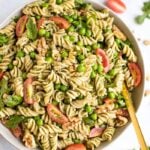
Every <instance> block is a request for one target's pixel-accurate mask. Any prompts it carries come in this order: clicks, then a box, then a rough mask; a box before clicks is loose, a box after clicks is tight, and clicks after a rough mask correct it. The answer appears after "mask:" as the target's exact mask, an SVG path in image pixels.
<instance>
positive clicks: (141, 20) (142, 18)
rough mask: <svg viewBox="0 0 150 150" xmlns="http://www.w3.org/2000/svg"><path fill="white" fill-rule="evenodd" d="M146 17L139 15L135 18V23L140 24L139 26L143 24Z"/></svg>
mask: <svg viewBox="0 0 150 150" xmlns="http://www.w3.org/2000/svg"><path fill="white" fill-rule="evenodd" d="M145 17H146V16H145V15H139V16H137V17H136V18H135V21H136V22H137V23H138V24H142V23H143V22H144V20H145Z"/></svg>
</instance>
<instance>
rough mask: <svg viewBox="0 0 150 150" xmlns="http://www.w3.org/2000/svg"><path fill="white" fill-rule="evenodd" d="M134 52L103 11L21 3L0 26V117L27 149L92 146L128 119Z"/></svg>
mask: <svg viewBox="0 0 150 150" xmlns="http://www.w3.org/2000/svg"><path fill="white" fill-rule="evenodd" d="M141 78H142V77H141V71H140V68H139V66H138V64H137V56H136V54H135V52H134V48H133V46H132V43H131V42H130V41H129V40H128V38H127V36H126V35H125V34H124V33H123V32H122V31H121V30H120V29H119V28H118V27H117V25H116V24H114V18H113V17H112V16H110V14H109V11H108V10H107V9H102V10H96V9H95V8H93V7H92V5H91V4H88V3H85V2H83V1H82V0H49V1H43V0H42V1H41V0H38V1H36V2H33V3H30V4H28V5H26V6H25V7H24V8H23V9H22V12H21V15H20V16H18V17H15V18H14V19H13V21H11V22H10V23H9V24H8V25H7V26H5V27H4V28H2V29H0V120H1V122H2V123H3V125H5V126H6V127H7V128H8V129H10V131H11V132H12V134H13V135H14V136H15V137H16V138H18V139H20V140H21V141H22V142H23V143H24V145H25V146H26V147H28V148H39V149H43V150H62V149H65V150H86V149H87V150H94V149H96V148H97V147H98V146H99V145H100V144H102V143H103V142H104V141H110V140H111V139H112V137H113V135H114V134H115V131H116V129H117V128H120V127H122V126H124V125H126V124H127V123H128V120H129V114H128V111H127V108H126V104H125V99H124V97H123V95H122V88H123V84H126V86H127V89H128V91H129V92H130V93H131V94H132V90H133V89H134V88H135V87H137V86H138V85H139V84H140V82H141Z"/></svg>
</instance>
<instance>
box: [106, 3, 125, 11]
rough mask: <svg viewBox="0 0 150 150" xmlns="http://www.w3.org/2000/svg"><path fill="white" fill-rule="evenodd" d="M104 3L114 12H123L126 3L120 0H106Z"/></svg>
mask: <svg viewBox="0 0 150 150" xmlns="http://www.w3.org/2000/svg"><path fill="white" fill-rule="evenodd" d="M106 5H107V6H108V7H109V8H110V9H112V10H113V11H114V12H116V13H123V12H124V11H125V10H126V5H125V4H124V2H123V1H121V0H107V1H106Z"/></svg>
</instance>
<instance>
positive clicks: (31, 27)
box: [26, 18, 38, 40]
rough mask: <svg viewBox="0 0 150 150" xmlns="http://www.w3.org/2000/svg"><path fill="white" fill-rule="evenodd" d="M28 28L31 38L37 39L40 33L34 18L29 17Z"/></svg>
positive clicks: (28, 34)
mask: <svg viewBox="0 0 150 150" xmlns="http://www.w3.org/2000/svg"><path fill="white" fill-rule="evenodd" d="M26 28H27V36H28V38H29V39H30V40H35V39H36V38H37V35H38V29H37V26H36V24H35V23H34V22H33V20H32V18H29V19H28V22H27V24H26Z"/></svg>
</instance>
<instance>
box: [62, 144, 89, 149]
mask: <svg viewBox="0 0 150 150" xmlns="http://www.w3.org/2000/svg"><path fill="white" fill-rule="evenodd" d="M65 150H86V147H85V146H84V145H83V144H72V145H69V146H68V147H67V148H65Z"/></svg>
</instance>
